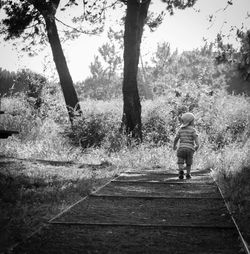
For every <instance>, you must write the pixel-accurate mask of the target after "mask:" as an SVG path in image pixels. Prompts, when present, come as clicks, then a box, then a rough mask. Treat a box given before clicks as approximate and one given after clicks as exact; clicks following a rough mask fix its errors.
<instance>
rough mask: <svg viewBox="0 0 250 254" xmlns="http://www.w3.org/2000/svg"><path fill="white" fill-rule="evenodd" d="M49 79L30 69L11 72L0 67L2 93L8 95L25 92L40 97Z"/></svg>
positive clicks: (30, 95) (0, 91)
mask: <svg viewBox="0 0 250 254" xmlns="http://www.w3.org/2000/svg"><path fill="white" fill-rule="evenodd" d="M46 82H47V79H46V78H45V77H44V76H43V75H41V74H39V73H36V72H33V71H31V70H29V69H22V70H20V71H17V72H10V71H8V70H5V69H2V68H0V95H1V96H8V95H11V94H16V93H19V92H25V93H26V94H27V95H28V96H29V97H34V98H38V97H39V96H40V93H41V90H42V87H43V85H44V84H45V83H46Z"/></svg>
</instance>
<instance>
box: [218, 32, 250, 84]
mask: <svg viewBox="0 0 250 254" xmlns="http://www.w3.org/2000/svg"><path fill="white" fill-rule="evenodd" d="M232 30H235V29H232ZM224 37H225V35H222V34H218V35H217V39H216V46H217V49H218V52H217V56H216V60H217V63H218V64H221V63H228V64H231V65H233V66H234V67H235V68H236V69H237V70H238V71H239V73H240V74H241V76H242V78H243V79H245V80H247V81H249V80H250V30H245V31H244V30H241V29H236V38H237V39H238V40H239V43H240V48H239V49H237V48H235V47H234V46H233V45H232V44H230V43H225V42H224Z"/></svg>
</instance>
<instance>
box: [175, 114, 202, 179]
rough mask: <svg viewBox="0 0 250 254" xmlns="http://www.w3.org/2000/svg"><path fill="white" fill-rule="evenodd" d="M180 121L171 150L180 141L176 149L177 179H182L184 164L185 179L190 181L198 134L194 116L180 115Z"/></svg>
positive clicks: (197, 144) (197, 146)
mask: <svg viewBox="0 0 250 254" xmlns="http://www.w3.org/2000/svg"><path fill="white" fill-rule="evenodd" d="M181 121H182V125H181V127H180V129H179V130H178V131H177V134H176V136H175V139H174V146H173V149H174V150H176V149H177V143H178V141H180V142H179V146H178V149H177V158H178V162H177V163H178V167H179V168H178V170H179V179H183V177H184V171H183V170H184V163H186V170H187V174H186V178H187V179H190V178H191V174H190V171H191V166H192V163H193V154H194V152H195V151H197V149H198V148H199V146H200V145H199V140H198V134H197V132H196V130H195V128H194V115H193V114H192V113H189V112H187V113H185V114H183V115H182V117H181Z"/></svg>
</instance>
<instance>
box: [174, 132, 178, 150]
mask: <svg viewBox="0 0 250 254" xmlns="http://www.w3.org/2000/svg"><path fill="white" fill-rule="evenodd" d="M179 138H180V137H179V136H178V135H176V136H175V138H174V145H173V149H174V150H176V149H177V143H178V140H179Z"/></svg>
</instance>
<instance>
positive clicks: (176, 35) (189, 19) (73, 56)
mask: <svg viewBox="0 0 250 254" xmlns="http://www.w3.org/2000/svg"><path fill="white" fill-rule="evenodd" d="M152 2H153V3H154V4H153V5H151V6H150V10H157V11H162V10H163V9H164V4H163V3H162V2H161V1H160V0H152ZM226 6H227V0H198V1H197V3H196V5H195V6H194V8H189V9H186V10H184V11H176V12H175V14H174V15H173V16H169V15H168V14H167V15H166V17H165V19H164V22H163V24H162V25H161V26H160V27H159V28H158V30H157V31H156V32H154V33H151V34H150V33H145V34H144V40H143V42H142V45H141V51H142V54H144V55H150V54H151V53H153V52H155V50H156V46H157V43H159V42H164V41H166V42H169V43H170V47H171V49H172V50H175V49H176V48H177V49H178V50H179V52H181V51H183V50H192V49H195V48H199V47H200V46H202V45H203V44H204V41H203V38H206V39H208V41H214V38H215V37H216V34H217V33H218V32H219V31H220V30H221V29H222V31H224V32H228V31H229V29H230V27H231V26H236V27H238V28H240V27H241V25H242V23H243V24H244V27H245V29H250V17H248V18H246V17H247V15H250V1H249V0H233V5H230V6H228V8H226V10H224V11H222V9H223V8H225V7H226ZM212 14H213V21H214V22H209V21H208V20H209V15H212ZM225 22H226V23H225ZM0 42H1V43H0V67H2V68H4V69H7V70H10V71H12V70H13V71H16V70H17V69H21V68H29V69H31V70H34V71H37V72H40V73H43V68H44V64H47V63H46V61H45V60H44V56H46V55H50V54H51V51H50V48H48V49H47V50H46V51H45V52H41V53H39V55H38V56H36V57H28V56H27V55H21V56H20V55H18V52H16V51H15V50H14V49H13V48H12V46H11V44H10V43H9V42H7V43H6V42H4V43H2V42H3V39H2V38H1V39H0ZM102 43H104V36H102V35H100V36H86V35H84V36H81V37H80V38H79V39H77V40H75V41H73V42H71V43H67V45H64V52H65V55H66V58H67V61H68V66H69V69H70V73H71V75H72V78H73V80H74V82H76V81H81V80H84V79H85V78H86V77H87V76H88V75H89V65H90V63H91V62H92V61H93V58H94V54H97V49H98V47H100V46H101V45H102ZM55 75H56V74H55Z"/></svg>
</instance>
